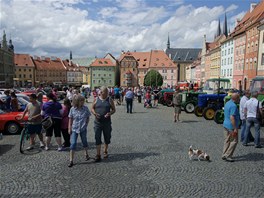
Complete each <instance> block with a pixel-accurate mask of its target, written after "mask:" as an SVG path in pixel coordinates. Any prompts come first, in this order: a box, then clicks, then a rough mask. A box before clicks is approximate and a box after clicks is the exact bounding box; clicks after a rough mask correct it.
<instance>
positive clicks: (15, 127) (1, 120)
mask: <svg viewBox="0 0 264 198" xmlns="http://www.w3.org/2000/svg"><path fill="white" fill-rule="evenodd" d="M21 114H22V112H5V111H3V110H1V109H0V132H4V133H6V134H19V133H20V132H21V130H22V128H23V125H22V124H21V123H20V122H19V121H17V119H16V118H17V117H18V116H20V115H21ZM27 118H28V117H27V115H26V116H25V120H27Z"/></svg>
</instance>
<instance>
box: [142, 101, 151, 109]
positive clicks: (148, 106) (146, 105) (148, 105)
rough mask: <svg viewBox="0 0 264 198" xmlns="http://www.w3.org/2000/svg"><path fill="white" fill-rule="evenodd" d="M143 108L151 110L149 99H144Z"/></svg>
mask: <svg viewBox="0 0 264 198" xmlns="http://www.w3.org/2000/svg"><path fill="white" fill-rule="evenodd" d="M144 107H145V108H151V107H152V104H151V99H145V100H144Z"/></svg>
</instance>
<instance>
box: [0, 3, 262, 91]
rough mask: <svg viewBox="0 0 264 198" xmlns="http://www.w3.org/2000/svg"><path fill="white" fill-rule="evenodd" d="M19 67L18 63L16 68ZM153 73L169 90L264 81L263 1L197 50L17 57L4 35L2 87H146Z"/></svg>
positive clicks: (0, 57) (0, 71)
mask: <svg viewBox="0 0 264 198" xmlns="http://www.w3.org/2000/svg"><path fill="white" fill-rule="evenodd" d="M12 61H14V63H12ZM150 69H154V70H156V71H158V72H159V73H160V74H161V75H162V77H163V80H164V84H163V85H164V86H174V85H177V83H178V82H179V81H189V82H194V83H197V84H199V85H200V86H202V85H203V83H204V82H205V81H206V80H207V79H210V78H219V77H222V78H228V79H230V82H231V87H234V88H237V89H247V88H248V87H249V85H250V82H251V81H252V79H253V78H254V77H256V76H263V75H264V1H263V0H262V1H261V2H260V3H259V4H251V5H250V9H249V11H248V12H247V13H246V14H245V16H244V17H243V18H242V19H241V20H239V21H237V25H236V27H235V29H234V30H233V31H232V32H230V31H228V29H227V18H226V15H225V20H224V23H223V28H222V29H221V27H220V20H219V25H218V29H217V33H216V35H215V39H214V41H213V42H207V40H206V35H205V36H204V40H203V46H202V48H201V49H198V48H171V46H170V38H169V37H168V41H167V48H166V50H151V51H149V52H137V51H133V52H130V51H128V52H123V51H122V52H121V54H120V56H119V58H115V57H114V56H113V55H111V54H110V53H108V54H106V56H105V57H103V58H73V57H72V53H70V57H69V59H61V58H57V57H44V56H40V57H39V56H31V55H29V54H15V53H14V46H13V44H12V40H11V39H10V41H9V45H8V44H7V41H6V35H5V33H4V36H3V40H2V43H1V47H0V83H2V84H1V86H3V85H5V86H13V85H14V86H38V85H39V84H47V85H56V84H68V85H69V84H70V85H76V86H79V85H81V84H89V85H91V87H92V88H94V87H99V86H102V85H106V86H115V85H120V86H138V85H139V86H142V85H144V77H145V75H146V74H147V72H148V71H149V70H150Z"/></svg>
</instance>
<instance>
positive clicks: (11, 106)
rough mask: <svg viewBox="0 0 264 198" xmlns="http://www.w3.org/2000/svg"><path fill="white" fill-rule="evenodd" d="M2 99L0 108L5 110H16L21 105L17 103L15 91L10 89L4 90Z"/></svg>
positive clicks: (19, 108)
mask: <svg viewBox="0 0 264 198" xmlns="http://www.w3.org/2000/svg"><path fill="white" fill-rule="evenodd" d="M4 95H5V97H4V99H0V109H1V110H3V111H6V112H10V111H12V112H17V111H20V110H21V106H20V105H19V102H18V99H17V95H16V93H15V92H11V91H10V90H8V89H7V90H5V91H4Z"/></svg>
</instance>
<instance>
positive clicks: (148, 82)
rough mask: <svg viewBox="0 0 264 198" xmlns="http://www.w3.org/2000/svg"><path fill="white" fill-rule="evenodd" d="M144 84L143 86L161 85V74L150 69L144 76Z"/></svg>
mask: <svg viewBox="0 0 264 198" xmlns="http://www.w3.org/2000/svg"><path fill="white" fill-rule="evenodd" d="M144 85H145V86H155V87H156V86H162V85H163V78H162V76H161V74H160V73H159V72H158V71H156V70H153V69H151V70H150V71H149V72H148V73H147V74H146V76H145V78H144Z"/></svg>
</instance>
